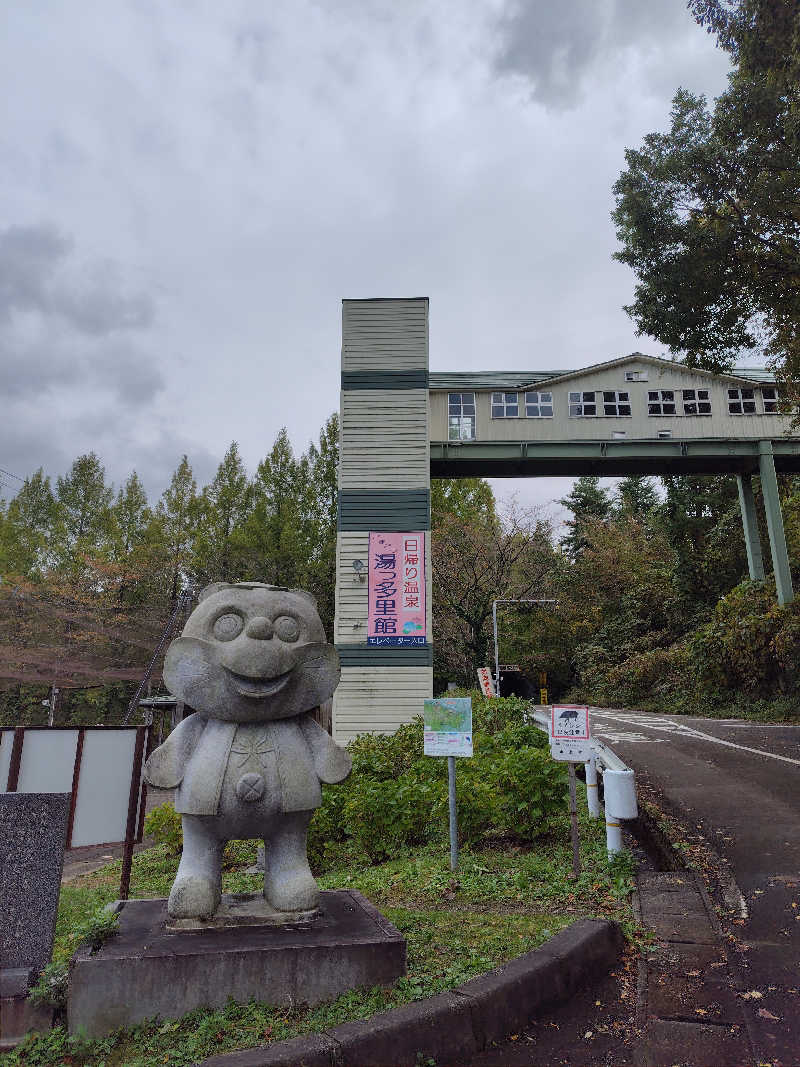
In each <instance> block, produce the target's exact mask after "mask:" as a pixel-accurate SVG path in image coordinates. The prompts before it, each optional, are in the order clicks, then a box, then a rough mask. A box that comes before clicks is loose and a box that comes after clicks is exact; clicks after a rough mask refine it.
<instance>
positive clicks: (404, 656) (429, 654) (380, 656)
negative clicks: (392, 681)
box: [336, 643, 433, 667]
mask: <svg viewBox="0 0 800 1067" xmlns="http://www.w3.org/2000/svg"><path fill="white" fill-rule="evenodd" d="M336 650H337V652H338V653H339V659H340V660H341V663H342V666H343V667H371V666H375V667H402V666H407V667H430V666H431V665H432V664H433V648H432V647H431V646H430V645H422V646H419V645H417V646H416V647H412V648H392V647H382V646H378V645H367V644H362V643H359V644H349V643H348V644H337V646H336Z"/></svg>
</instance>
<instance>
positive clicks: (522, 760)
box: [309, 692, 567, 871]
mask: <svg viewBox="0 0 800 1067" xmlns="http://www.w3.org/2000/svg"><path fill="white" fill-rule="evenodd" d="M469 695H470V696H471V697H472V701H473V742H474V751H475V755H474V756H473V757H472V758H471V759H459V761H458V774H457V776H456V797H457V804H458V828H459V839H460V840H461V842H462V843H463V844H476V843H478V842H480V841H481V840H484V839H486V838H489V837H492V836H500V835H502V836H504V837H507V838H509V839H511V840H512V841H518V842H524V843H529V842H531V841H533V840H535V839H536V838H537V837H538V836H540V835H541V834H543V833H545V832H546V831H547V830H548V829H549V827H550V821H551V819H552V817H553V816H554V815H555V814H556V813H557V812H558V811H559V810H561V809H562V807H563V804H564V800H565V795H566V781H567V779H566V770H565V768H564V766H563V764H559V763H555V762H554V761H553V760H552V759H551V758H550V754H549V750H548V742H547V737H546V735H545V734H544V733H542V732H541V731H540V730H538V729H537V728H536V727H535V726H533V725H531V724H530V723H526V722H525V720H524V712H525V710H526V708H527V706H528V705H527V703H526V702H525V701H523V700H520V699H519V698H516V697H509V698H505V699H499V700H487V699H486V698H485V697H483V696H482V695H481V694H479V693H477V692H473V693H470V694H469ZM348 749H349V751H350V753H351V755H352V757H353V773H352V774H351V776H350V777H349V778H348V780H347V781H346V782H345V783H343V784H342V785H338V786H330V787H325V789H324V790H323V798H322V807H321V808H320V809H319V810H318V811H317V813H316V814H315V816H314V819H313V821H312V824H311V831H310V833H309V857H310V859H311V863H312V865H313V866H314V867H315V868H316V869H317V870H318V871H320V870H324V869H326V868H329V867H331V866H334V865H336V864H338V863H343V862H354V861H355V862H358V861H361V862H369V863H380V862H381V861H383V860H385V859H388V858H390V857H391V856H394V855H396V854H397V853H398V852H400V851H402V850H404V849H408V848H414V847H415V846H420V845H422V844H425V843H426V842H428V841H432V840H436V839H441V840H442V841H443V842H444V841H445V840H446V837H447V826H448V818H447V761H446V760H445V759H443V758H436V757H429V756H424V755H423V754H422V752H423V723H422V717H421V716H418V717H417V718H415V719H414V721H413V722H411V723H409V724H408V725H406V726H402V727H400V729H399V730H397V732H396V733H394V734H392V735H382V734H361V735H360V736H359V737H357V738H356V739H355V740H354V741H352V742H351V743H350V745H349V746H348Z"/></svg>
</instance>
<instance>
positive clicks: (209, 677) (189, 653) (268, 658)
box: [164, 582, 339, 722]
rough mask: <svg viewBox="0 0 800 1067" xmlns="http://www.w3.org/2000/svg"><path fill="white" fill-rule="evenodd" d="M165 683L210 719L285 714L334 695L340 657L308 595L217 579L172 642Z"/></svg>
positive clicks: (254, 718) (253, 718) (249, 719)
mask: <svg viewBox="0 0 800 1067" xmlns="http://www.w3.org/2000/svg"><path fill="white" fill-rule="evenodd" d="M164 681H165V682H166V684H167V686H168V687H169V689H170V691H171V692H172V694H173V696H175V697H177V698H178V700H182V701H184V702H185V703H186V704H188V705H189V706H190V707H192V708H194V710H195V711H197V712H199V713H200V714H201V715H206V716H208V717H210V718H213V719H226V720H229V721H232V722H259V721H262V720H265V719H283V718H287V717H288V716H291V715H299V714H301V713H302V712H304V711H310V710H311V708H315V707H317V706H318V705H319V704H321V703H322V702H323V701H325V700H329V699H330V698H331V696H333V691H334V689H335V688H336V686H337V685H338V682H339V657H338V655H337V653H336V649H335V648H334V647H333V645H329V644H327V643H326V641H325V631H324V630H323V628H322V623H321V622H320V618H319V614H318V613H317V604H316V601H315V600H314V598H313V597H312V596H311V594H310V593H306V592H304V591H303V590H302V589H281V588H279V587H277V586H274V585H262V584H260V583H259V582H239V583H238V584H237V585H228V584H226V583H224V582H217V583H215V584H214V585H210V586H208V587H207V588H206V589H204V590H203V592H202V593H201V594H200V603H199V604H198V606H197V607H196V608H195V609H194V611H193V612H192V614H191V615H190V616H189V618H188V620H187V622H186V625H185V626H184V628H183V634H182V635H181V636H180V637H177V638H176V639H175V640H174V641H173V642H172V644H171V645H170V646H169V649H168V650H167V655H166V657H165V659H164Z"/></svg>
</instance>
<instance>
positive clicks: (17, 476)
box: [0, 467, 25, 482]
mask: <svg viewBox="0 0 800 1067" xmlns="http://www.w3.org/2000/svg"><path fill="white" fill-rule="evenodd" d="M0 474H7V475H8V476H9V478H16V479H17V481H18V482H24V481H25V479H24V478H20V476H19V475H18V474H14V473H13V472H12V471H7V470H6V469H5V467H0Z"/></svg>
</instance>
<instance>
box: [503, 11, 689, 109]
mask: <svg viewBox="0 0 800 1067" xmlns="http://www.w3.org/2000/svg"><path fill="white" fill-rule="evenodd" d="M499 31H500V47H499V49H498V52H497V54H496V56H495V64H494V65H495V69H496V71H497V72H498V73H500V74H516V75H522V76H523V77H525V78H526V79H528V80H529V81H530V84H531V92H532V96H533V98H534V99H535V100H537V101H538V102H539V103H542V104H544V105H545V106H546V107H549V108H552V109H555V110H560V109H567V108H572V107H575V106H576V105H577V104H578V103H579V101H580V99H581V97H582V95H583V93H584V90H585V86H586V82H587V81H588V78H589V76H590V75H591V74H592V73H593V72H595V71H596V69H597V68H598V67H600V66H602V65H604V64H608V63H613V62H616V61H619V60H620V59H621V58H622V56H623V53H625V52H626V50H629V49H638V50H640V51H641V50H645V51H646V50H647V49H648V48H652V47H655V46H657V47H658V49H659V56H658V58H657V62H656V66H658V65H661V64H663V63H664V62H671V58H672V57H671V56H670V55H668V53H669V51H670V45H671V44H673V45H674V44H676V43H678V42H679V41H681V40H682V39H684V38H686V37H688V36H689V35H691V34H693V33H699V32H701V31H699V30H698V28H697V26H696V25H695V23H694V21H693V20H692V18H691V16H690V15H689V13H688V11H687V10H686V5H685V3H684V2H683V0H650V2H644V0H560V2H554V3H553V2H545V3H541V2H537V0H517V2H516V3H514V4H513V6H511V7H510V8H509V9H508V10H507V11H506V12H505V14H504V15H503V16H502V17H501V19H500V23H499ZM676 88H677V84H676Z"/></svg>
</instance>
